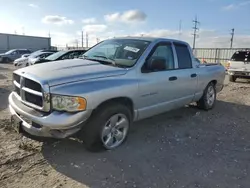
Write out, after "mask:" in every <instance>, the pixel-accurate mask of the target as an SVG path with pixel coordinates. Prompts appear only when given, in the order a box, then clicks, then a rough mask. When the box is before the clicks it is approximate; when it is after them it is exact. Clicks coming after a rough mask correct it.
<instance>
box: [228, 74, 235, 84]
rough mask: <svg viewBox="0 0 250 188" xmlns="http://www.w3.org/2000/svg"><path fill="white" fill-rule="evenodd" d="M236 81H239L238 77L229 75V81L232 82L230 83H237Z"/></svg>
mask: <svg viewBox="0 0 250 188" xmlns="http://www.w3.org/2000/svg"><path fill="white" fill-rule="evenodd" d="M236 79H237V77H236V76H233V75H229V81H230V82H235V81H236Z"/></svg>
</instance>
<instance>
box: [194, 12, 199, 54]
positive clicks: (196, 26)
mask: <svg viewBox="0 0 250 188" xmlns="http://www.w3.org/2000/svg"><path fill="white" fill-rule="evenodd" d="M193 23H194V27H193V29H194V33H193V34H192V35H194V41H193V49H195V40H196V37H197V31H198V30H199V28H198V24H200V22H198V20H197V16H195V20H193Z"/></svg>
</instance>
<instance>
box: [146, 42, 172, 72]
mask: <svg viewBox="0 0 250 188" xmlns="http://www.w3.org/2000/svg"><path fill="white" fill-rule="evenodd" d="M156 58H161V59H163V60H164V62H165V70H172V69H174V68H175V66H174V56H173V51H172V46H171V44H170V43H162V44H158V45H156V47H155V48H154V49H153V51H152V53H151V54H150V55H149V58H147V59H148V60H147V62H149V61H151V60H152V59H156Z"/></svg>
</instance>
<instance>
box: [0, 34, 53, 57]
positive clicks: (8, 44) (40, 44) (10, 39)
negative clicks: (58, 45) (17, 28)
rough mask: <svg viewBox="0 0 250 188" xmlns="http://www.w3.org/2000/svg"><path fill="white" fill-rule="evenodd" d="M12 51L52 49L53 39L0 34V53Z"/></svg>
mask: <svg viewBox="0 0 250 188" xmlns="http://www.w3.org/2000/svg"><path fill="white" fill-rule="evenodd" d="M11 49H29V50H31V51H36V50H40V49H51V38H49V37H37V36H27V35H15V34H6V33H0V53H4V52H6V51H8V50H11Z"/></svg>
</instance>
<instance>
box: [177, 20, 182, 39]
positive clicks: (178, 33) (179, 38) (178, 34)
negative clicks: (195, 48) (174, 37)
mask: <svg viewBox="0 0 250 188" xmlns="http://www.w3.org/2000/svg"><path fill="white" fill-rule="evenodd" d="M181 24H182V21H181V20H180V22H179V33H178V35H179V39H180V37H181Z"/></svg>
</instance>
